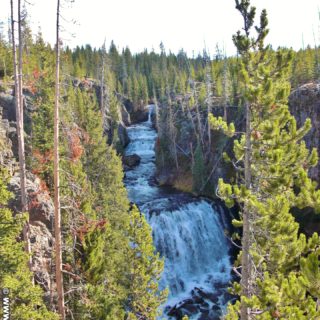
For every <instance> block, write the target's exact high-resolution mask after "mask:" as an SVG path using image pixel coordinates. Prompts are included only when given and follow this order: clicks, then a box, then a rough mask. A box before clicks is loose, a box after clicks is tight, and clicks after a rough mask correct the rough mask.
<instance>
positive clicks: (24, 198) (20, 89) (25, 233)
mask: <svg viewBox="0 0 320 320" xmlns="http://www.w3.org/2000/svg"><path fill="white" fill-rule="evenodd" d="M21 22H22V17H21V0H18V37H19V62H18V70H19V71H18V92H17V95H16V97H17V98H18V100H19V108H20V110H19V113H20V117H19V123H20V125H19V129H20V137H19V138H20V144H19V162H20V163H21V164H20V182H21V204H22V211H23V212H27V211H28V200H27V191H26V190H27V188H26V160H25V149H24V119H23V118H24V115H23V102H24V101H23V81H22V53H23V40H22V30H21ZM13 37H14V34H12V38H13ZM17 122H18V119H17ZM20 159H21V160H20ZM29 231H30V226H29V215H28V220H27V222H26V224H25V225H24V227H23V239H24V242H25V251H26V252H27V253H28V254H29V268H30V270H31V268H32V258H31V245H30V235H29Z"/></svg>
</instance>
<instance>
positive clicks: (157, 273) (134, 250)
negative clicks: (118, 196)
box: [127, 206, 167, 319]
mask: <svg viewBox="0 0 320 320" xmlns="http://www.w3.org/2000/svg"><path fill="white" fill-rule="evenodd" d="M128 238H129V241H130V250H129V251H128V255H127V259H128V260H127V261H128V265H129V274H128V286H129V288H128V291H129V295H128V297H129V299H128V310H129V319H140V318H141V317H142V318H144V319H156V318H157V317H158V316H160V313H159V307H160V305H161V304H162V303H163V302H164V301H165V299H166V296H167V290H164V291H161V292H159V288H158V281H159V280H160V277H161V273H162V270H163V266H164V263H163V261H162V260H160V258H159V254H155V253H154V252H155V248H154V246H153V244H152V232H151V227H150V226H149V225H148V223H147V221H146V219H145V218H144V216H143V215H142V214H141V213H140V212H139V211H138V209H137V208H136V207H135V206H134V207H133V209H132V210H131V211H130V224H129V229H128Z"/></svg>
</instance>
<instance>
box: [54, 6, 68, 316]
mask: <svg viewBox="0 0 320 320" xmlns="http://www.w3.org/2000/svg"><path fill="white" fill-rule="evenodd" d="M59 18H60V0H57V24H56V83H55V105H54V164H53V167H54V168H53V175H54V234H55V251H56V255H55V260H56V261H55V262H56V285H57V294H58V312H59V314H60V318H61V319H62V320H64V319H65V309H64V290H63V276H62V248H61V208H60V190H59V188H60V179H59V97H60V72H59V71H60V37H59V31H60V30H59V28H60V25H59Z"/></svg>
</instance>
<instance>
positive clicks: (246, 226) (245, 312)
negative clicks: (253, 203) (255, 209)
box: [241, 102, 252, 320]
mask: <svg viewBox="0 0 320 320" xmlns="http://www.w3.org/2000/svg"><path fill="white" fill-rule="evenodd" d="M250 122H251V112H250V106H249V104H248V102H247V103H246V145H245V158H244V175H245V186H246V188H247V189H248V190H250V188H251V163H250V154H251V140H250V139H251V123H250ZM242 219H243V234H242V261H241V264H242V269H241V290H242V296H245V297H249V296H250V283H251V271H252V270H251V258H250V210H249V208H248V205H247V204H246V203H245V204H244V207H243V215H242ZM249 319H250V312H249V309H248V306H247V305H246V303H244V302H243V301H241V320H249Z"/></svg>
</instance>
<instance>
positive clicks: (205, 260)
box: [125, 106, 231, 320]
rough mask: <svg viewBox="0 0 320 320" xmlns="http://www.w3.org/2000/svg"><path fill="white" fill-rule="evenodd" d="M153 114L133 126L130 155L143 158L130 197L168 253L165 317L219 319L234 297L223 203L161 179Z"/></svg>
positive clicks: (129, 181)
mask: <svg viewBox="0 0 320 320" xmlns="http://www.w3.org/2000/svg"><path fill="white" fill-rule="evenodd" d="M149 108H150V112H149V120H148V121H146V122H143V123H139V124H135V125H132V126H130V127H129V128H128V134H129V137H130V139H131V142H130V143H129V145H128V146H127V148H126V150H125V154H126V155H132V154H137V155H138V156H139V157H140V158H141V161H140V164H139V165H138V166H136V167H135V168H134V169H132V170H128V171H126V175H125V185H126V188H127V191H128V195H129V199H130V201H132V202H135V203H136V204H137V205H138V206H139V208H140V210H141V211H142V212H143V213H144V214H145V216H146V218H147V220H148V222H149V224H150V225H151V227H152V234H153V239H154V244H155V247H156V249H157V251H158V252H160V255H161V256H162V257H164V259H165V268H164V272H163V275H162V278H161V281H160V287H161V288H165V287H168V288H169V296H168V300H167V301H166V303H165V304H164V306H163V310H164V312H163V316H162V317H161V319H179V318H181V316H182V315H183V314H187V315H189V318H190V319H199V320H216V319H219V318H220V316H221V314H222V313H223V312H224V309H225V305H226V303H227V302H228V300H229V299H230V296H229V295H228V294H227V293H226V287H227V286H228V283H229V282H230V281H231V275H230V273H231V272H230V271H231V262H230V254H229V251H230V244H229V242H228V240H227V238H226V236H225V232H224V230H225V229H226V228H227V225H226V224H225V223H224V220H223V211H222V209H221V208H220V207H219V206H218V205H217V204H214V203H211V202H209V201H208V200H205V199H199V198H196V197H194V196H192V195H190V194H187V193H183V192H179V191H176V190H174V189H172V188H165V187H159V186H158V185H157V184H156V182H155V179H154V177H155V172H156V166H155V151H154V145H155V141H156V138H157V133H156V131H155V130H154V129H153V127H152V123H151V116H150V115H151V111H152V106H150V107H149Z"/></svg>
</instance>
